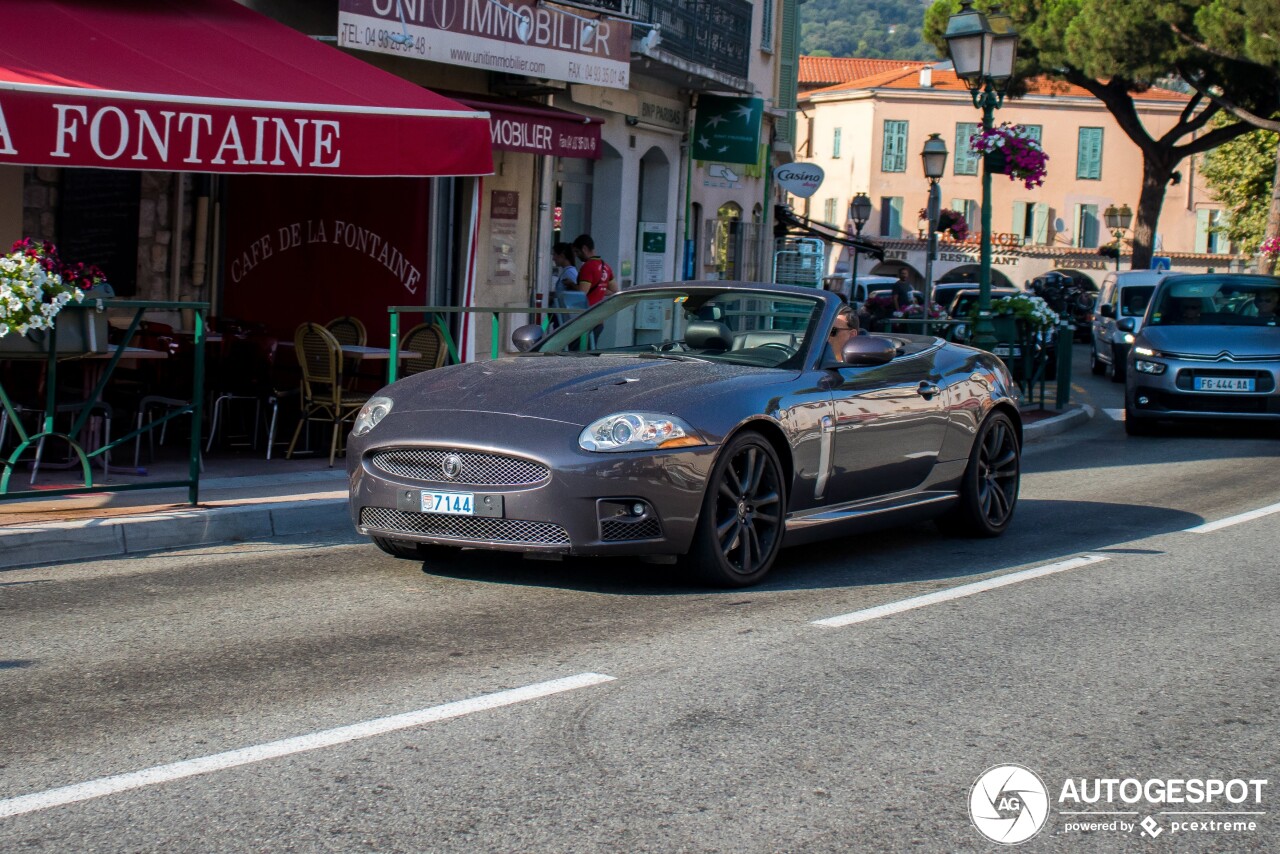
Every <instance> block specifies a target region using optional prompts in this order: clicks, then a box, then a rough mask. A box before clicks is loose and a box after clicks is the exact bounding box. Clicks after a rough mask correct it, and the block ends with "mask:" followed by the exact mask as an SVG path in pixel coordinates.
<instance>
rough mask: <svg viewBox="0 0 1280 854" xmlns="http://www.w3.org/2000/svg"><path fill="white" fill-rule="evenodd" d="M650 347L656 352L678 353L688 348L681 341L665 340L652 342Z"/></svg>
mask: <svg viewBox="0 0 1280 854" xmlns="http://www.w3.org/2000/svg"><path fill="white" fill-rule="evenodd" d="M649 347H650V349H652V350H653V352H655V353H676V352H682V351H684V350H687V349H688V348H687V347H685V346H684V344H683V343H681V342H680V341H663V342H662V343H661V344H650V345H649Z"/></svg>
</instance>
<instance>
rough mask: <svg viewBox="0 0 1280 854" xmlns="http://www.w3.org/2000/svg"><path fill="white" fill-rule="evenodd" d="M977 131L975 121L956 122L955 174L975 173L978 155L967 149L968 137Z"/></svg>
mask: <svg viewBox="0 0 1280 854" xmlns="http://www.w3.org/2000/svg"><path fill="white" fill-rule="evenodd" d="M977 133H978V125H977V123H975V122H956V160H955V173H954V174H956V175H977V174H978V155H976V154H974V153H973V151H971V150H970V149H969V138H970V137H972V136H974V135H976V134H977Z"/></svg>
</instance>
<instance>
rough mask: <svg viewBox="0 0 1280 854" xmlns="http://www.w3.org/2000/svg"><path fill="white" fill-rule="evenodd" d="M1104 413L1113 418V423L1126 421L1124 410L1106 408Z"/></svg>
mask: <svg viewBox="0 0 1280 854" xmlns="http://www.w3.org/2000/svg"><path fill="white" fill-rule="evenodd" d="M1102 411H1103V412H1105V413H1107V415H1108V416H1110V417H1111V419H1112V420H1113V421H1123V420H1124V410H1123V409H1106V408H1104V409H1103V410H1102Z"/></svg>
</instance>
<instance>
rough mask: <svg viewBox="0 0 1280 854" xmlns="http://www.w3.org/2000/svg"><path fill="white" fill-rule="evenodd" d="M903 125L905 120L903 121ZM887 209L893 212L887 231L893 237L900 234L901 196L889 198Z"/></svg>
mask: <svg viewBox="0 0 1280 854" xmlns="http://www.w3.org/2000/svg"><path fill="white" fill-rule="evenodd" d="M903 124H904V125H905V124H906V122H903ZM889 210H891V211H892V212H893V213H892V215H891V216H890V219H889V233H890V234H891V235H892V236H894V237H901V236H902V196H894V197H893V198H891V199H890V200H889Z"/></svg>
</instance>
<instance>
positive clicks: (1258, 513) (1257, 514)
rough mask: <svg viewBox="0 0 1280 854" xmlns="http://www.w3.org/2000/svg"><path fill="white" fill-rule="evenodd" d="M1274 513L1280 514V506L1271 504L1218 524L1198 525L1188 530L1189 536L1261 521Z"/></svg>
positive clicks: (1228, 518) (1217, 522)
mask: <svg viewBox="0 0 1280 854" xmlns="http://www.w3.org/2000/svg"><path fill="white" fill-rule="evenodd" d="M1272 513H1280V504H1269V505H1267V506H1266V507H1259V508H1258V509H1257V510H1250V511H1249V512H1248V513H1240V514H1238V515H1235V516H1228V517H1227V518H1225V519H1219V520H1218V521H1216V522H1205V523H1204V524H1203V525H1196V526H1195V527H1194V528H1187V529H1186V530H1187V533H1188V534H1207V533H1209V532H1210V531H1217V530H1219V529H1221V528H1229V527H1231V526H1232V525H1239V524H1240V523H1241V522H1249V521H1252V520H1254V519H1261V518H1262V517H1263V516H1270V515H1271V514H1272Z"/></svg>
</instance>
